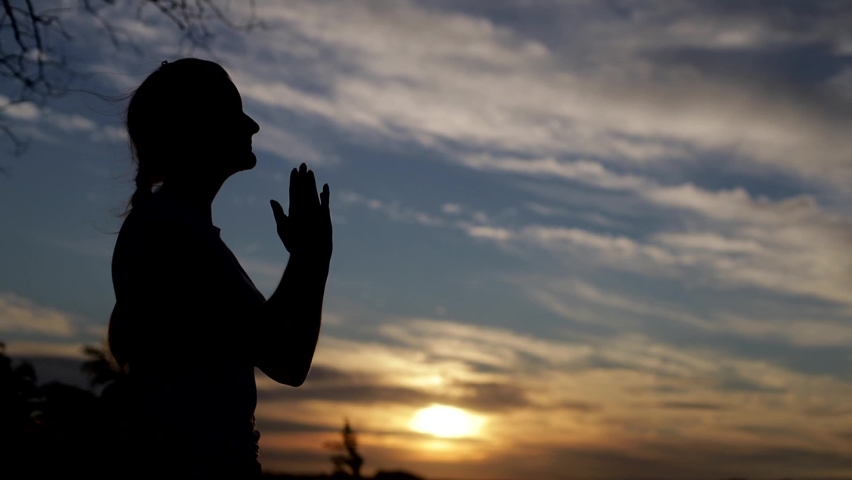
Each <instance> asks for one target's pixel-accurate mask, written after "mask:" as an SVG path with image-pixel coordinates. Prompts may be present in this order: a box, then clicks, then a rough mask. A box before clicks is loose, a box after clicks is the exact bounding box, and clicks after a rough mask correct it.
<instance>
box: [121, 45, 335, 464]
mask: <svg viewBox="0 0 852 480" xmlns="http://www.w3.org/2000/svg"><path fill="white" fill-rule="evenodd" d="M258 131H259V126H258V124H257V123H256V122H255V121H254V120H253V119H252V118H251V117H249V116H248V115H246V114H245V113H243V108H242V100H241V98H240V94H239V92H238V91H237V88H236V86H234V84H233V83H232V82H231V80H230V78H229V76H228V74H227V73H226V72H225V70H224V69H223V68H222V67H221V66H219V65H218V64H216V63H213V62H209V61H205V60H199V59H194V58H185V59H181V60H177V61H175V62H173V63H168V62H163V63H162V65H161V66H160V67H159V68H158V69H157V70H156V71H154V72H153V73H152V74H151V75H149V76H148V78H146V79H145V81H143V82H142V84H141V85H140V86H139V87H138V88H137V89H136V90H135V91H134V93H133V95H132V97H131V100H130V104H129V106H128V108H127V132H128V134H129V136H130V140H131V146H132V149H133V152H134V158H135V161H136V163H137V174H136V192H135V193H134V194H133V196H132V198H131V200H130V205H129V206H128V208H129V213H128V214H127V216H126V218H125V219H124V223H123V225H122V227H121V230H120V231H119V234H118V239H117V241H116V245H115V251H114V252H113V258H112V278H113V286H114V288H115V296H116V305H115V307H114V309H113V313H112V316H111V318H110V325H109V332H108V337H109V346H110V350H111V352H112V354H113V356H114V357H115V358H116V360H117V361H118V362H119V364H120V365H122V366H123V367H124V368H125V369H126V370H127V372H128V380H129V382H128V383H129V387H128V388H129V392H130V393H129V397H130V399H129V403H128V407H127V412H128V414H129V420H128V421H129V424H130V425H131V427H130V428H131V432H130V438H132V439H133V440H132V441H131V446H130V447H129V448H128V449H127V450H128V452H129V455H130V457H129V458H130V459H129V460H128V461H127V462H125V467H124V472H123V474H122V476H123V477H133V478H146V479H147V478H181V479H184V478H254V477H256V476H258V475H259V473H260V464H259V462H258V460H257V456H258V455H257V453H258V446H257V442H258V438H259V433H258V432H257V431H256V430H255V428H254V410H255V406H256V404H257V391H256V386H255V378H254V367H258V368H260V370H261V371H262V372H264V373H265V374H266V375H268V376H269V377H270V378H272V379H273V380H275V381H277V382H278V383H281V384H285V385H290V386H294V387H298V386H299V385H301V384H302V382H304V380H305V377H306V376H307V374H308V370H309V368H310V365H311V360H312V358H313V355H314V350H315V348H316V344H317V339H318V336H319V331H320V320H321V316H322V302H323V295H324V291H325V284H326V279H327V278H328V271H329V263H330V260H331V253H332V240H331V238H332V232H331V217H330V213H329V189H328V185H324V186H323V189H322V193H321V194H319V195H318V194H317V186H316V181H315V179H314V174H313V172H312V171H310V170H308V169H307V167H306V165H305V164H302V165H301V166H300V167H299V169H295V168H294V169H293V170H292V172H291V174H290V190H289V194H290V205H289V215H287V214H285V213H284V210H283V209H282V207H281V205H280V204H278V202H276V201H275V200H271V201H270V204H271V206H272V211H273V215H274V218H275V221H276V223H277V231H278V236H279V238H280V239H281V241H282V242H283V244H284V246H285V248H286V249H287V251H288V252H289V253H290V256H289V261H288V263H287V267H286V269H285V271H284V273H283V276H282V278H281V282H280V284H279V285H278V287H277V289H276V290H275V292H274V293H273V294H272V296H271V297H270V298H269V299H268V300H267V299H265V298H264V297H263V295H262V294H261V293H260V292H258V290H257V289H256V288H255V286H254V285H253V284H252V282H251V280H250V279H249V277H248V276H247V275H246V272H245V271H244V270H243V269H242V267H241V266H240V264H239V262H238V261H237V259H236V258H235V257H234V255H233V253H231V251H230V250H229V249H228V247H227V246H226V245H225V244H224V243H223V241H222V240H221V238H220V237H219V229H218V228H217V227H215V226H214V225H213V222H212V214H211V205H212V202H213V199H214V197H215V196H216V194H217V192H218V191H219V189H220V188H221V187H222V184H223V183H224V182H225V180H226V179H227V178H228V177H230V176H231V175H233V174H234V173H237V172H239V171H242V170H248V169H251V168H253V167H254V166H255V164H256V163H257V160H256V158H255V156H254V154H253V153H252V150H251V137H252V135H254V134H255V133H257V132H258Z"/></svg>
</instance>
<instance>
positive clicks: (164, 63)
mask: <svg viewBox="0 0 852 480" xmlns="http://www.w3.org/2000/svg"><path fill="white" fill-rule="evenodd" d="M167 63H169V61H168V60H163V62H162V63H160V66H161V67H162V66H163V65H166V64H167Z"/></svg>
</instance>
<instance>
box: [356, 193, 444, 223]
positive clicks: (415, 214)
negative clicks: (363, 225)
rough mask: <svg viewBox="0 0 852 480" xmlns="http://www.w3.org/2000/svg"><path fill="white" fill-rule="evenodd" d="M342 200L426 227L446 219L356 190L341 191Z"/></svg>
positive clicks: (394, 219)
mask: <svg viewBox="0 0 852 480" xmlns="http://www.w3.org/2000/svg"><path fill="white" fill-rule="evenodd" d="M339 198H340V201H341V202H342V203H343V204H345V205H361V206H364V207H366V208H367V209H369V210H373V211H377V212H382V213H384V214H385V215H387V217H388V218H390V219H391V220H393V221H397V222H406V223H418V224H420V225H423V226H425V227H437V226H441V225H443V224H444V221H443V220H442V219H441V218H439V217H438V216H436V215H432V214H429V213H426V212H422V211H417V210H414V209H411V208H405V207H402V206H401V205H400V204H399V202H397V201H394V202H386V201H382V200H379V199H376V198H367V197H364V196H363V195H360V194H358V193H354V192H341V193H340V195H339Z"/></svg>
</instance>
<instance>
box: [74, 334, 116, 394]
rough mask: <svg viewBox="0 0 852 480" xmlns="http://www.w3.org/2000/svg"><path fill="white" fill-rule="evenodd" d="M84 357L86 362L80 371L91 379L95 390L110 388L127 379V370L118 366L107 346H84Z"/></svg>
mask: <svg viewBox="0 0 852 480" xmlns="http://www.w3.org/2000/svg"><path fill="white" fill-rule="evenodd" d="M83 355H85V356H86V360H85V361H84V362H83V365H82V366H81V367H80V369H81V370H82V372H83V374H84V375H86V376H87V377H88V378H89V384H90V385H91V386H92V387H93V388H94V387H100V386H104V387H108V386H110V385H112V384H114V383H116V382H121V381H123V380H124V379H125V378H126V376H127V369H126V368H122V367H120V366H119V365H118V362H116V361H115V359H114V358H113V356H112V354H110V351H109V348H108V347H107V346H105V345H102V346H99V347H96V346H94V345H84V346H83Z"/></svg>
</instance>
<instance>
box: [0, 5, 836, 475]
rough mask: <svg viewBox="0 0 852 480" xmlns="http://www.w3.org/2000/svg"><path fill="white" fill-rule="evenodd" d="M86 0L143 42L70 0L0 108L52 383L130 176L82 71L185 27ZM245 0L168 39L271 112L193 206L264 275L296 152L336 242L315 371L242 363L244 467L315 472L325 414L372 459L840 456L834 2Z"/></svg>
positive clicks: (522, 463) (22, 348) (481, 464)
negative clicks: (29, 77)
mask: <svg viewBox="0 0 852 480" xmlns="http://www.w3.org/2000/svg"><path fill="white" fill-rule="evenodd" d="M55 3H63V2H60V1H56V2H55ZM64 3H66V4H68V5H71V6H74V7H75V8H76V5H77V1H76V0H64ZM119 3H121V2H119ZM233 8H234V10H235V11H234V16H235V17H236V18H244V17H245V15H246V10H245V9H246V8H247V3H246V4H241V3H240V2H234V5H233ZM238 8H241V9H243V10H241V11H237V9H238ZM109 12H111V13H109V15H111V16H112V18H113V21H114V22H115V23H116V25H118V26H120V27H122V28H123V29H124V31H125V32H126V33H127V34H129V35H130V36H131V37H132V39H133V41H134V42H135V44H136V45H138V46H140V47H141V49H142V51H141V52H140V53H138V54H137V53H134V52H133V50H132V49H131V48H129V47H123V48H121V49H119V50H116V48H115V47H114V46H113V45H112V44H111V43H110V42H109V41H107V40H106V35H105V33H104V31H103V29H102V28H100V27H99V26H98V23H97V21H96V20H95V19H93V18H91V17H88V16H84V15H78V16H71V17H70V18H69V19H68V21H67V25H66V27H67V28H68V29H69V30H71V31H73V32H74V40H73V42H72V43H71V44H69V45H68V46H67V49H66V53H67V55H68V58H69V62H72V64H73V65H74V66H75V68H76V69H77V70H78V71H79V72H82V73H83V74H84V75H81V76H80V78H79V79H78V80H77V81H76V83H75V84H74V85H75V88H77V89H79V90H81V91H78V92H72V93H71V94H69V95H68V96H66V97H64V98H62V99H59V100H55V101H51V102H49V103H48V104H46V105H45V106H36V105H33V104H21V105H17V106H15V107H13V108H9V109H7V110H5V111H4V112H3V113H0V115H5V116H6V117H5V118H7V119H8V118H12V119H13V120H14V122H15V125H16V128H17V131H18V132H19V134H21V135H23V136H26V137H28V138H29V139H30V146H29V149H28V151H27V152H26V154H25V155H23V156H21V157H17V158H14V157H12V155H11V153H10V152H11V144H10V143H9V142H8V141H7V140H6V139H5V138H0V149H2V150H0V151H2V153H0V155H2V157H0V158H2V161H0V165H2V166H3V167H5V168H6V170H7V171H8V175H7V176H0V205H2V207H0V224H2V226H3V227H2V233H0V340H2V341H5V342H6V344H7V350H8V352H9V353H10V354H11V355H13V356H22V357H29V358H34V359H35V361H36V366H37V367H38V368H39V372H40V373H41V375H42V377H43V379H45V380H47V379H52V378H60V379H64V380H68V381H74V379H78V380H77V381H79V376H78V375H77V372H76V369H77V362H78V360H79V358H80V355H81V354H80V347H81V345H82V344H83V343H97V342H99V341H100V340H101V339H102V338H103V335H104V328H105V326H106V322H107V318H108V315H109V313H110V311H111V309H112V306H113V303H114V300H115V297H114V294H113V289H112V281H111V277H110V258H111V255H112V248H113V244H114V241H115V238H116V237H115V234H114V233H113V232H116V231H117V230H118V229H119V228H120V226H121V219H120V218H118V214H120V213H121V212H122V211H123V209H124V206H125V204H126V201H127V199H128V198H129V196H130V195H131V193H132V186H133V184H132V180H133V178H132V175H133V173H134V171H133V166H132V164H131V160H130V154H129V149H128V146H127V139H126V136H125V135H124V132H123V130H122V118H121V109H122V108H123V107H124V106H125V105H126V104H125V103H123V102H118V103H114V104H111V103H108V102H105V101H103V100H101V99H99V98H98V97H97V96H95V95H92V94H88V93H83V92H82V91H89V92H95V93H100V94H106V95H114V96H117V95H122V94H126V93H129V92H130V91H132V89H133V88H134V87H135V86H136V85H138V84H139V83H140V82H141V81H142V80H143V79H144V78H145V76H146V75H147V74H149V73H150V72H152V71H153V70H154V69H155V68H156V67H157V66H159V64H160V62H161V61H162V60H175V59H177V58H180V57H182V56H187V55H189V54H190V52H188V50H187V49H186V48H185V47H184V48H183V49H182V48H180V47H179V33H178V32H176V31H175V29H174V28H173V27H171V26H170V25H169V24H168V23H167V22H166V21H165V20H164V19H163V18H162V17H161V16H158V15H157V14H156V12H154V11H153V10H151V11H148V12H147V13H146V12H145V11H143V14H142V16H141V18H140V19H139V20H133V19H132V18H133V17H132V15H131V14H130V13H128V12H132V10H125V11H122V8H116V9H114V10H110V11H109ZM258 13H259V16H260V18H262V19H263V20H264V22H266V24H267V28H266V29H263V30H257V31H254V32H251V33H243V32H235V31H232V30H228V29H225V28H224V27H222V26H221V25H218V26H217V25H215V24H214V26H216V30H217V32H218V36H217V37H216V38H215V39H214V40H213V41H212V42H211V47H212V48H211V52H204V51H195V52H191V54H192V55H193V56H198V57H201V58H208V59H212V60H216V61H218V62H219V63H221V64H222V65H223V66H224V67H225V69H226V70H227V71H228V72H229V74H230V75H231V77H232V79H233V80H234V82H235V84H236V85H237V87H238V89H239V90H240V92H241V95H242V98H243V104H244V109H245V111H246V112H247V113H248V114H249V115H251V116H252V117H253V118H255V119H256V120H257V121H258V123H260V125H261V130H260V133H259V134H257V135H256V136H255V137H254V151H255V153H256V154H257V158H258V165H257V167H256V168H255V169H254V170H251V171H248V172H242V173H240V174H237V175H236V176H234V177H233V178H231V179H229V180H228V182H227V183H226V184H225V186H224V188H223V189H222V190H221V192H220V194H219V196H218V197H217V199H216V201H215V203H214V211H213V213H214V223H215V224H216V225H217V226H218V227H220V228H221V229H222V233H221V235H222V238H223V239H224V240H225V242H226V243H227V244H228V245H229V246H230V248H231V249H232V250H233V251H234V253H235V254H236V256H237V257H238V258H239V260H240V262H241V263H242V265H243V266H244V268H245V269H246V270H247V271H248V272H249V274H250V275H251V277H252V279H253V281H254V282H255V284H256V285H257V286H258V288H259V289H260V290H261V291H262V292H263V293H264V294H265V295H267V296H268V295H269V294H271V293H272V291H273V290H274V288H275V286H276V285H277V282H278V279H279V277H280V274H281V272H282V271H283V267H284V265H285V263H286V260H287V252H286V250H285V249H284V247H283V246H282V245H281V242H280V241H279V239H278V237H277V235H276V232H275V223H274V220H273V216H272V211H271V209H270V207H269V203H268V201H269V199H271V198H275V199H278V200H279V201H281V202H282V203H286V200H287V186H288V185H287V181H288V178H289V171H290V169H292V168H293V167H294V166H297V165H298V164H299V163H301V162H306V163H307V164H308V166H309V167H311V168H312V169H313V170H314V171H315V172H316V175H317V179H318V181H319V182H328V183H329V185H330V187H331V208H332V215H333V223H334V242H335V243H334V245H335V246H334V257H333V259H332V267H331V274H330V278H329V282H328V288H327V294H326V303H325V313H324V319H323V322H324V323H323V327H322V333H321V337H320V341H319V345H318V348H317V353H316V357H315V360H314V364H313V368H312V371H311V373H310V375H309V377H308V380H307V381H306V382H305V384H304V385H303V386H302V387H299V388H291V387H286V386H281V385H277V384H275V383H274V382H272V381H271V380H269V379H268V378H266V377H265V376H264V375H263V374H261V373H259V372H258V374H257V381H258V390H259V398H260V400H259V405H258V410H257V417H258V427H259V429H260V430H261V434H262V437H261V461H262V463H263V465H264V467H265V468H266V469H269V470H286V471H302V472H319V471H326V472H327V471H330V468H331V463H330V462H329V461H328V455H329V452H328V451H327V450H324V449H323V445H322V444H323V442H325V441H328V440H336V439H337V433H336V432H337V431H338V430H339V429H340V428H341V426H342V424H343V419H344V417H347V418H348V419H349V420H350V421H351V423H352V425H353V427H354V428H355V429H356V430H357V431H358V432H360V436H359V439H360V442H361V450H362V454H363V455H364V457H365V459H366V465H365V469H366V470H367V473H371V472H373V471H375V470H376V469H397V468H402V469H406V470H410V471H413V472H416V473H419V474H422V475H425V476H427V477H430V478H469V479H518V480H520V479H531V478H535V479H551V478H569V477H576V478H625V477H648V476H654V477H665V478H677V479H680V478H683V479H686V478H722V477H728V476H734V475H736V476H748V477H753V478H771V477H775V478H780V477H782V476H786V477H803V476H808V477H843V476H845V477H850V476H852V250H850V241H852V188H850V187H849V185H850V181H852V29H850V28H849V26H850V25H852V4H850V3H845V2H807V3H806V2H780V1H779V2H728V1H719V2H676V1H659V2H657V1H647V2H621V1H591V0H589V1H580V0H578V1H562V2H556V1H550V0H545V1H538V2H532V1H522V0H517V1H495V2H485V1H480V2H475V1H461V2H459V1H432V2H406V1H395V2H370V3H365V2H339V3H337V2H322V1H310V2H309V1H305V2H299V1H292V2H291V1H287V2H284V1H266V2H260V3H259V5H258ZM14 93H15V91H14V90H13V89H12V87H11V85H10V84H9V83H8V82H7V83H3V82H0V95H3V98H2V99H0V104H2V103H3V101H5V100H3V99H7V98H9V97H11V96H13V95H14ZM163 334H164V335H167V334H168V332H163ZM224 348H227V346H224ZM430 407H431V408H430Z"/></svg>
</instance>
